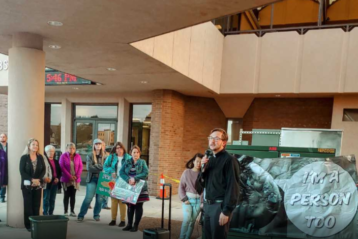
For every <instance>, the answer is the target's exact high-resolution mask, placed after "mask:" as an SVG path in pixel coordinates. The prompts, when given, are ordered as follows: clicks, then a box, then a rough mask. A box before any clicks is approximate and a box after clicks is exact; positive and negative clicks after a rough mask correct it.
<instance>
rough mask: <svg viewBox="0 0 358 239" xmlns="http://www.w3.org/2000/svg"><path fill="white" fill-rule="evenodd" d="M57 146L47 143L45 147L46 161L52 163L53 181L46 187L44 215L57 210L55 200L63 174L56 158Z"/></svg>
mask: <svg viewBox="0 0 358 239" xmlns="http://www.w3.org/2000/svg"><path fill="white" fill-rule="evenodd" d="M54 155H55V147H53V146H52V145H47V146H46V147H45V162H46V161H47V162H48V164H49V165H50V170H51V174H52V178H51V181H50V182H49V183H47V185H46V189H44V198H43V215H53V211H54V210H55V201H56V196H57V190H58V187H59V185H60V184H59V182H60V178H61V175H62V172H61V168H60V164H59V162H58V161H57V160H55V159H54Z"/></svg>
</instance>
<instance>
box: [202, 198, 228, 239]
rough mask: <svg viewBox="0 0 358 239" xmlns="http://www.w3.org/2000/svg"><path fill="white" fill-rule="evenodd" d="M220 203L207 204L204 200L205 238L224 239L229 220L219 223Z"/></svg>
mask: <svg viewBox="0 0 358 239" xmlns="http://www.w3.org/2000/svg"><path fill="white" fill-rule="evenodd" d="M220 214H221V203H214V204H208V203H205V202H204V233H205V239H225V238H227V234H228V231H229V223H230V220H229V221H228V222H227V223H226V224H225V225H224V226H220V225H219V218H220Z"/></svg>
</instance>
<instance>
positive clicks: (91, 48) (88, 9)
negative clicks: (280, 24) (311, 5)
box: [0, 0, 277, 96]
mask: <svg viewBox="0 0 358 239" xmlns="http://www.w3.org/2000/svg"><path fill="white" fill-rule="evenodd" d="M276 1H277V0H225V1H222V0H195V1H193V0H179V1H168V0H155V1H144V0H142V1H140V0H132V1H123V0H120V1H113V0H101V1H95V0H76V1H65V0H53V1H48V0H31V1H26V0H0V6H1V7H0V53H3V54H8V49H9V48H10V47H11V36H12V35H13V34H14V33H16V32H30V33H36V34H40V35H42V36H43V37H44V51H45V52H46V66H47V67H50V68H53V69H57V70H60V71H63V72H67V73H70V74H74V75H77V76H79V77H82V78H86V79H89V80H92V81H95V82H98V83H102V84H103V85H101V86H81V87H80V92H86V93H91V92H108V93H110V92H133V91H135V92H141V91H150V90H154V89H172V90H176V91H179V92H181V93H184V94H189V95H199V96H212V93H210V92H209V90H208V89H207V88H206V87H205V86H203V85H201V84H199V83H196V82H194V81H193V80H191V79H189V78H187V77H186V76H183V75H182V74H180V73H178V72H176V71H174V70H173V69H171V68H170V67H168V66H166V65H164V64H162V63H160V62H158V61H156V60H154V59H152V58H151V57H149V56H147V55H145V54H144V53H142V52H140V51H138V50H137V49H135V48H133V47H132V46H130V45H129V43H131V42H136V41H139V40H143V39H146V38H150V37H153V36H157V35H161V34H164V33H167V32H172V31H175V30H178V29H181V28H185V27H188V26H192V25H195V24H199V23H202V22H206V21H210V20H211V19H215V18H218V17H221V16H225V15H229V14H233V13H237V12H241V11H244V10H247V9H250V8H255V7H259V6H262V5H265V4H269V3H272V2H276ZM48 21H60V22H62V23H63V26H62V27H54V26H50V25H49V24H48ZM51 44H56V45H60V46H61V49H59V50H54V49H50V48H49V47H48V46H49V45H51ZM10 65H11V59H10ZM107 68H115V69H116V71H108V70H107ZM143 81H145V82H147V84H142V83H141V82H143ZM2 91H3V90H2ZM73 91H74V89H73V86H60V87H46V93H62V92H67V93H69V92H73Z"/></svg>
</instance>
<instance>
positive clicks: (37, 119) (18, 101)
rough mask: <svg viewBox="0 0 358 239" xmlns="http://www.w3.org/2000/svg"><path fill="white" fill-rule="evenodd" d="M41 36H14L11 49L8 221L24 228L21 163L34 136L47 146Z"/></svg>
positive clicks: (18, 34) (28, 34) (11, 224)
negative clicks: (45, 141) (45, 138)
mask: <svg viewBox="0 0 358 239" xmlns="http://www.w3.org/2000/svg"><path fill="white" fill-rule="evenodd" d="M42 47H43V39H42V37H41V36H39V35H36V34H31V33H16V34H14V35H13V42H12V48H11V49H10V50H9V88H8V127H9V132H8V136H9V141H8V142H9V152H8V156H9V159H8V161H9V163H8V165H9V187H8V189H9V191H8V203H7V224H8V225H9V226H11V227H24V208H23V197H22V191H21V188H20V185H21V176H20V171H19V163H20V158H21V156H22V153H23V152H24V149H25V147H26V144H27V141H28V140H29V139H30V138H36V139H37V140H39V143H40V152H41V153H43V148H44V145H43V144H44V117H45V115H44V114H45V81H44V79H45V53H44V51H43V49H42Z"/></svg>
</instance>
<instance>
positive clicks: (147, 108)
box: [130, 104, 152, 164]
mask: <svg viewBox="0 0 358 239" xmlns="http://www.w3.org/2000/svg"><path fill="white" fill-rule="evenodd" d="M151 113H152V105H149V104H135V105H132V129H131V137H130V146H131V147H132V146H133V145H138V146H139V147H140V148H141V151H142V153H141V158H142V159H145V160H146V161H147V164H148V162H149V145H150V141H149V140H150V129H151Z"/></svg>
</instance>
